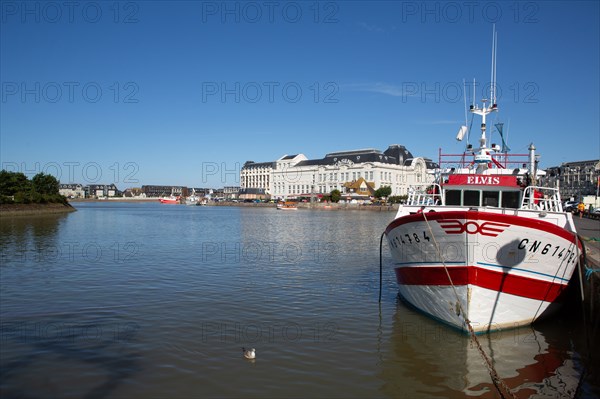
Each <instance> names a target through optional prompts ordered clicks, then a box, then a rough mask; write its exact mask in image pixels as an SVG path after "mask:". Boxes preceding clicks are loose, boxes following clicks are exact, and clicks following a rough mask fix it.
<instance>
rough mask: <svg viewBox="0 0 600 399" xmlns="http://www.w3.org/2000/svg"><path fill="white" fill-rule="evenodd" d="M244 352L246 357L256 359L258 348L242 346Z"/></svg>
mask: <svg viewBox="0 0 600 399" xmlns="http://www.w3.org/2000/svg"><path fill="white" fill-rule="evenodd" d="M242 353H243V354H244V357H245V358H246V359H256V349H254V348H250V349H246V348H242Z"/></svg>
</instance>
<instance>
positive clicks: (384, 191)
mask: <svg viewBox="0 0 600 399" xmlns="http://www.w3.org/2000/svg"><path fill="white" fill-rule="evenodd" d="M390 194H392V188H391V187H390V186H382V187H379V188H378V189H377V190H375V197H376V198H382V197H389V196H390Z"/></svg>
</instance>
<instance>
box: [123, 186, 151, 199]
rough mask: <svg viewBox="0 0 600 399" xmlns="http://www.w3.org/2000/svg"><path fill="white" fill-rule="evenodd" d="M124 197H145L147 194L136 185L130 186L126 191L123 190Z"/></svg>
mask: <svg viewBox="0 0 600 399" xmlns="http://www.w3.org/2000/svg"><path fill="white" fill-rule="evenodd" d="M123 197H128V198H137V197H139V198H145V197H146V195H145V194H144V193H143V192H142V189H141V188H139V187H134V188H128V189H126V190H125V191H123Z"/></svg>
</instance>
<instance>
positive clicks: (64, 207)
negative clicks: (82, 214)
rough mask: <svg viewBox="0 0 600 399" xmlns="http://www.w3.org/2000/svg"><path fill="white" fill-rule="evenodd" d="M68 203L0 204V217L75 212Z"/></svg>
mask: <svg viewBox="0 0 600 399" xmlns="http://www.w3.org/2000/svg"><path fill="white" fill-rule="evenodd" d="M75 211H77V209H75V208H74V207H73V206H72V205H70V204H57V203H49V204H0V218H4V217H12V216H40V215H56V214H64V213H70V212H75Z"/></svg>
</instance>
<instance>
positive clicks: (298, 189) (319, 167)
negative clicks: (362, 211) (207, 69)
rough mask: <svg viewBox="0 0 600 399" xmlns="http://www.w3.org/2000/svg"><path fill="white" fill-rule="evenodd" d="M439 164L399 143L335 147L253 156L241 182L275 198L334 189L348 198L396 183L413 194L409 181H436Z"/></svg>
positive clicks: (396, 191) (396, 190) (396, 188)
mask: <svg viewBox="0 0 600 399" xmlns="http://www.w3.org/2000/svg"><path fill="white" fill-rule="evenodd" d="M435 168H437V164H435V163H434V162H432V161H431V160H430V159H427V158H422V157H413V155H412V154H411V153H410V151H408V150H407V149H406V148H405V147H404V146H402V145H398V144H393V145H390V146H389V147H388V148H387V149H386V150H385V151H383V152H382V151H379V150H376V149H372V148H368V149H361V150H353V151H340V152H332V153H329V154H326V155H325V157H323V158H320V159H308V158H307V157H306V156H305V155H304V154H296V155H284V156H282V157H281V158H279V159H277V160H276V161H272V162H260V163H255V162H253V161H247V162H246V163H245V164H244V166H243V167H242V169H241V171H240V186H241V188H242V190H243V189H262V190H264V192H265V193H266V194H267V195H270V196H271V198H275V199H294V198H299V197H314V196H316V197H319V196H322V195H323V194H329V193H330V192H331V191H332V190H334V189H337V190H339V191H340V192H341V193H342V198H344V199H348V200H351V199H354V198H356V199H365V197H366V192H367V191H368V190H375V189H378V188H380V187H383V186H389V187H391V188H392V194H391V195H407V194H408V188H409V186H411V185H415V184H427V183H430V182H432V181H433V170H434V169H435ZM360 187H362V189H360Z"/></svg>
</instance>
